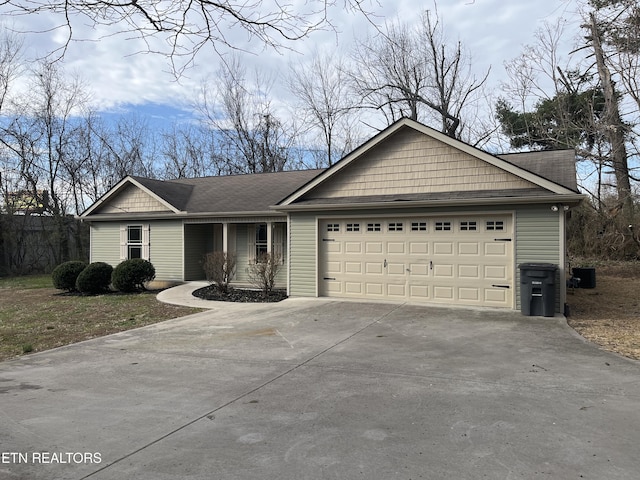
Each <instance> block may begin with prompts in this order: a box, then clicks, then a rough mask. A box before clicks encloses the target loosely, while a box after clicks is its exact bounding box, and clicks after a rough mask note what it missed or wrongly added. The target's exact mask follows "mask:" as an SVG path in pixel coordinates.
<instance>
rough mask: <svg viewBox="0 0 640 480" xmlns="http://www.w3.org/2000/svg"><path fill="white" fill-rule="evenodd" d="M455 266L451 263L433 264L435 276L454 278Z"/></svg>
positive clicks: (436, 277)
mask: <svg viewBox="0 0 640 480" xmlns="http://www.w3.org/2000/svg"><path fill="white" fill-rule="evenodd" d="M453 272H454V268H453V265H451V264H442V263H440V264H437V265H434V266H433V277H434V278H435V279H438V278H443V277H444V278H453Z"/></svg>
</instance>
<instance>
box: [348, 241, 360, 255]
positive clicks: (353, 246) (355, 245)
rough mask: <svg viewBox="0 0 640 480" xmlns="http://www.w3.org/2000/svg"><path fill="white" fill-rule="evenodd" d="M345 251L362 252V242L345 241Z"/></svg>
mask: <svg viewBox="0 0 640 480" xmlns="http://www.w3.org/2000/svg"><path fill="white" fill-rule="evenodd" d="M344 251H345V253H362V242H344Z"/></svg>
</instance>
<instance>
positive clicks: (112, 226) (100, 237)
mask: <svg viewBox="0 0 640 480" xmlns="http://www.w3.org/2000/svg"><path fill="white" fill-rule="evenodd" d="M90 232H91V242H90V243H91V245H90V251H91V253H90V257H89V258H90V259H91V261H92V262H105V263H108V264H109V265H111V266H113V267H115V266H116V265H118V264H119V263H120V223H119V222H92V223H91V227H90Z"/></svg>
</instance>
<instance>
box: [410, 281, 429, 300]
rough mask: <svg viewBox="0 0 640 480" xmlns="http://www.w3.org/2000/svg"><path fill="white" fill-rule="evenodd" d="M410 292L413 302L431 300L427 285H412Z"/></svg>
mask: <svg viewBox="0 0 640 480" xmlns="http://www.w3.org/2000/svg"><path fill="white" fill-rule="evenodd" d="M409 292H410V298H411V299H412V300H429V287H428V286H427V285H410V286H409Z"/></svg>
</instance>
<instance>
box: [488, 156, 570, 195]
mask: <svg viewBox="0 0 640 480" xmlns="http://www.w3.org/2000/svg"><path fill="white" fill-rule="evenodd" d="M497 156H498V157H500V158H501V159H503V160H506V161H507V162H510V163H513V164H515V165H517V166H518V167H520V168H523V169H525V170H527V171H529V172H531V173H535V174H536V175H538V176H540V177H542V178H546V179H547V180H551V181H552V182H555V183H557V184H559V185H562V186H564V187H567V188H569V189H571V190H574V191H576V192H577V191H578V183H577V181H576V152H575V150H573V149H565V150H541V151H536V152H523V153H507V154H500V155H497Z"/></svg>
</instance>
